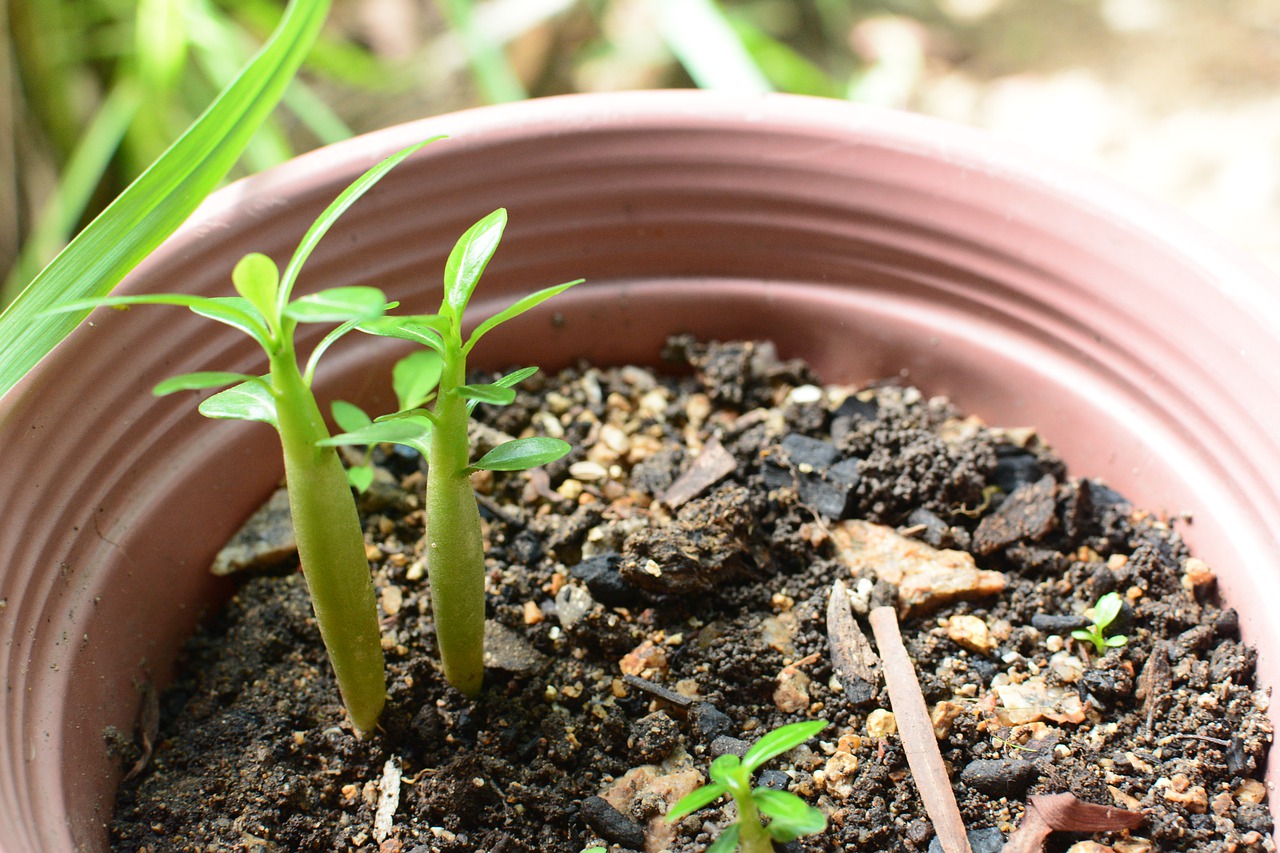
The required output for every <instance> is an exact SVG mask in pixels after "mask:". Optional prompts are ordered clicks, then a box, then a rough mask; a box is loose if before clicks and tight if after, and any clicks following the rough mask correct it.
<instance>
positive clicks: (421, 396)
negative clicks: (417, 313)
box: [330, 350, 440, 494]
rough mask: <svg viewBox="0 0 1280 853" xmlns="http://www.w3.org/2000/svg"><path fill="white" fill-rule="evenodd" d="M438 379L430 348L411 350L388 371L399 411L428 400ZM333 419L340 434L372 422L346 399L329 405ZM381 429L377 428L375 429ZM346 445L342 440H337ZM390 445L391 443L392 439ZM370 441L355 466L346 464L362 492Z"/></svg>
mask: <svg viewBox="0 0 1280 853" xmlns="http://www.w3.org/2000/svg"><path fill="white" fill-rule="evenodd" d="M439 380H440V357H439V356H437V355H436V354H435V353H434V352H433V351H431V350H418V351H417V352H411V353H409V354H408V355H407V356H405V357H404V358H402V359H400V360H399V361H398V362H396V364H395V367H394V368H392V370H391V383H392V389H393V390H394V391H395V394H396V400H397V401H398V403H399V405H400V410H401V411H412V410H413V409H416V408H418V407H420V406H422V405H423V404H424V403H426V402H427V401H428V400H430V399H431V394H432V392H433V390H434V389H435V386H436V383H437V382H439ZM330 409H331V411H332V413H333V421H334V423H336V424H337V425H338V429H340V430H342V432H343V434H344V436H345V435H346V434H348V433H355V432H359V431H360V430H363V429H367V428H369V427H370V426H371V425H372V424H373V418H371V417H369V415H368V413H366V412H365V410H364V409H362V408H360V407H359V406H357V405H355V404H354V403H348V402H347V401H346V400H334V401H333V405H332V406H331V407H330ZM379 429H381V428H379ZM337 443H340V444H346V442H345V441H341V442H337ZM392 443H393V444H394V443H395V442H392ZM372 456H373V444H368V445H365V452H364V459H363V461H362V462H361V463H360V464H359V465H354V464H350V463H348V465H347V481H348V482H350V483H351V487H352V488H353V489H355V490H356V491H357V492H360V493H361V494H364V492H365V491H367V490H368V488H369V486H370V485H372V484H373V477H374V473H373V464H372V462H371V458H372Z"/></svg>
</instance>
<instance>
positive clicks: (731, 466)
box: [659, 438, 738, 509]
mask: <svg viewBox="0 0 1280 853" xmlns="http://www.w3.org/2000/svg"><path fill="white" fill-rule="evenodd" d="M737 467H738V460H737V459H736V458H734V455H733V454H732V453H730V452H729V451H727V450H725V449H724V447H723V446H722V445H721V444H720V439H718V438H712V439H711V440H710V441H708V442H707V443H706V444H705V445H703V447H702V452H701V453H699V454H698V455H697V457H696V458H695V459H694V460H693V463H692V464H690V465H689V467H688V468H686V469H685V470H684V471H683V472H682V473H681V474H680V476H679V477H677V478H676V480H675V482H674V483H672V484H671V485H670V486H668V487H667V488H666V490H665V491H664V492H663V493H662V494H661V495H660V496H659V500H661V501H662V502H663V503H664V504H666V505H667V506H669V507H671V508H672V509H675V508H676V507H678V506H680V505H681V504H683V503H687V502H688V501H690V500H692V499H693V498H696V497H697V496H698V495H700V494H702V493H703V492H705V491H706V490H707V489H709V488H711V487H712V486H714V485H715V484H716V483H718V482H720V481H721V480H723V479H724V478H725V477H727V476H729V475H730V474H732V473H733V472H734V470H735V469H736V468H737Z"/></svg>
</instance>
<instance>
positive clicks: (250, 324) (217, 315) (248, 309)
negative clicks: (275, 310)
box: [191, 296, 271, 351]
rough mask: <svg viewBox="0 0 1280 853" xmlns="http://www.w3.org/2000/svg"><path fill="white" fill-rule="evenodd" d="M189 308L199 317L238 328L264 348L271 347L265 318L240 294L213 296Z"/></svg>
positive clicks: (268, 348) (268, 349)
mask: <svg viewBox="0 0 1280 853" xmlns="http://www.w3.org/2000/svg"><path fill="white" fill-rule="evenodd" d="M191 310H192V311H193V312H194V313H196V314H199V315H200V316H201V317H208V318H209V319H210V320H217V321H218V322H219V323H225V324H226V325H228V326H231V327H232V328H236V329H239V330H240V331H242V332H244V333H245V334H246V335H248V336H249V337H251V338H253V339H254V340H255V341H257V342H258V345H259V346H261V347H262V348H263V349H264V350H267V351H270V349H271V332H270V331H268V329H267V321H266V319H265V318H264V317H263V316H262V315H261V314H260V313H259V312H258V309H257V308H255V307H253V303H252V302H250V301H249V300H248V299H245V298H244V297H242V296H214V297H212V298H210V299H202V300H200V301H199V302H196V303H194V304H192V305H191Z"/></svg>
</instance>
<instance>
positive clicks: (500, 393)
mask: <svg viewBox="0 0 1280 853" xmlns="http://www.w3.org/2000/svg"><path fill="white" fill-rule="evenodd" d="M458 395H459V396H461V397H464V398H466V399H468V400H475V401H476V402H477V403H489V404H491V405H494V406H509V405H511V404H512V403H514V402H515V399H516V392H515V391H514V390H513V389H511V388H507V387H505V386H503V385H498V384H497V383H494V384H492V385H459V386H458Z"/></svg>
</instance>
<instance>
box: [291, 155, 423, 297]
mask: <svg viewBox="0 0 1280 853" xmlns="http://www.w3.org/2000/svg"><path fill="white" fill-rule="evenodd" d="M441 138H442V137H439V136H433V137H431V138H430V139H424V140H423V141H422V142H419V143H417V144H416V145H410V146H409V147H407V148H402V149H401V150H399V151H397V152H396V153H394V154H392V155H391V156H390V157H388V158H386V159H385V160H383V161H382V162H381V163H378V164H377V165H375V166H373V167H372V168H370V169H369V170H368V171H366V172H365V173H364V174H362V175H361V176H360V177H359V178H357V179H356V180H355V181H353V182H352V183H351V185H350V186H348V187H347V188H346V189H345V190H343V191H342V192H341V193H340V194H339V195H338V197H337V198H335V199H334V200H333V201H332V202H331V203H330V204H329V206H328V207H326V208H325V209H324V212H323V213H321V214H320V215H319V216H318V217H316V221H315V222H313V223H312V224H311V227H310V228H308V229H307V233H306V234H304V235H303V236H302V240H301V241H300V242H299V243H298V248H297V249H295V250H294V253H293V257H292V258H290V259H289V264H288V266H286V267H285V269H284V275H283V276H282V277H281V280H280V290H279V293H278V294H277V296H276V310H277V311H278V312H279V313H282V314H284V313H287V312H286V311H285V305H287V304H288V302H289V299H290V297H291V296H292V295H293V285H294V283H295V282H296V281H297V280H298V274H299V273H300V272H302V265H303V264H305V263H306V262H307V258H309V257H311V253H312V251H314V250H315V248H316V246H317V245H318V244H319V243H320V239H321V238H322V237H324V235H325V234H327V233H329V229H330V228H332V227H333V224H334V223H335V222H337V221H338V217H340V216H342V214H343V213H345V212H346V210H347V208H349V207H351V205H353V204H355V203H356V201H357V200H359V199H360V197H361V196H363V195H364V194H365V193H367V192H368V191H369V190H371V189H373V186H374V184H376V183H378V181H380V180H382V178H383V176H384V175H386V174H387V172H389V171H391V170H392V169H393V168H395V167H396V165H397V164H399V163H401V162H402V161H404V160H405V159H406V158H408V157H410V156H411V155H413V154H415V153H417V152H418V151H420V150H421V149H422V148H424V147H426V146H427V145H430V144H431V143H432V142H435V141H436V140H438V139H441ZM344 319H345V318H344Z"/></svg>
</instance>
